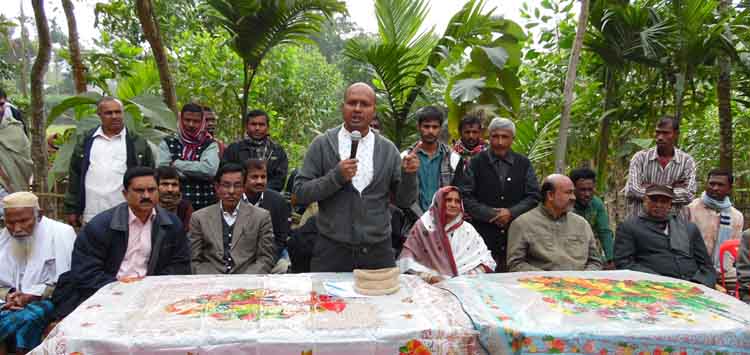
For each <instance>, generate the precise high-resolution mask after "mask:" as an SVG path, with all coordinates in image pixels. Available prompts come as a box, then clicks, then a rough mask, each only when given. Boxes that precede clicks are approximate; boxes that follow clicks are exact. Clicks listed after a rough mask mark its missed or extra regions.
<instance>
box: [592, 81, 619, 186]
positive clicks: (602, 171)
mask: <svg viewBox="0 0 750 355" xmlns="http://www.w3.org/2000/svg"><path fill="white" fill-rule="evenodd" d="M615 108H617V75H616V71H615V70H613V69H606V74H605V79H604V113H605V116H604V117H603V118H602V122H601V124H600V126H599V147H598V148H597V154H596V162H595V165H596V177H597V180H596V181H597V189H598V190H599V191H600V192H604V189H605V187H606V186H607V161H608V156H609V138H610V135H611V133H612V132H611V130H612V127H611V126H612V118H613V116H614V113H611V112H610V110H612V109H615Z"/></svg>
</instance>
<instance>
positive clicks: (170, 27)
mask: <svg viewBox="0 0 750 355" xmlns="http://www.w3.org/2000/svg"><path fill="white" fill-rule="evenodd" d="M196 3H197V1H195V0H169V1H162V0H155V1H152V2H151V4H152V6H153V8H154V11H153V13H154V16H155V17H156V21H157V23H158V24H159V27H160V29H161V34H162V37H163V38H162V40H163V41H164V45H165V46H167V47H169V48H173V46H174V44H175V43H174V40H175V37H177V36H179V35H180V34H182V33H185V32H190V31H196V30H200V28H201V26H202V25H203V24H204V23H205V19H203V18H202V13H201V11H199V9H198V7H197V6H196ZM94 15H95V16H96V21H95V23H94V25H95V26H96V27H97V28H98V29H99V30H100V31H101V33H102V35H103V36H105V35H106V36H111V37H114V38H116V39H118V40H123V41H126V42H128V43H130V44H131V45H134V46H139V45H140V44H141V43H144V42H146V38H145V37H144V36H143V33H142V32H141V24H140V22H139V21H138V16H136V13H135V1H134V0H109V1H106V2H97V3H96V7H95V8H94Z"/></svg>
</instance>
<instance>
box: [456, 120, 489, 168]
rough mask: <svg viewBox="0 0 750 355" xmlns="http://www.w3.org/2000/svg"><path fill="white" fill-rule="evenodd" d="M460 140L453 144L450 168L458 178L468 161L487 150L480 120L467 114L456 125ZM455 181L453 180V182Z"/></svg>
mask: <svg viewBox="0 0 750 355" xmlns="http://www.w3.org/2000/svg"><path fill="white" fill-rule="evenodd" d="M458 131H459V133H461V139H459V140H458V141H457V142H456V143H455V144H453V150H452V152H451V168H453V170H454V171H455V172H456V173H455V177H454V178H458V177H459V176H461V175H463V174H461V173H463V172H464V171H465V169H466V167H467V166H468V163H469V160H471V158H472V157H474V156H475V155H477V154H479V153H480V152H482V151H483V150H485V149H487V142H486V141H485V140H484V139H483V138H482V119H481V117H479V116H478V115H475V114H471V113H469V114H467V115H466V116H464V118H462V119H461V122H460V123H459V124H458ZM454 181H455V180H454Z"/></svg>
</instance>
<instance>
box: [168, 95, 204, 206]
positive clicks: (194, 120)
mask: <svg viewBox="0 0 750 355" xmlns="http://www.w3.org/2000/svg"><path fill="white" fill-rule="evenodd" d="M178 119H179V123H180V125H179V132H178V134H177V135H175V136H170V137H166V138H164V140H163V141H162V142H161V144H160V145H159V164H158V165H159V166H172V167H174V168H175V169H177V172H179V173H180V182H181V185H182V195H183V197H184V198H186V199H188V200H189V201H190V203H191V204H192V205H193V208H194V209H195V210H196V211H197V210H199V209H201V208H203V207H206V206H209V205H212V204H214V203H216V194H215V192H214V184H213V182H212V181H213V177H214V175H216V170H217V169H218V168H219V145H218V144H216V141H214V140H213V138H211V135H210V134H209V133H208V131H207V130H206V116H205V115H204V112H203V107H202V106H200V105H196V104H192V103H191V104H187V105H185V106H183V107H182V111H181V112H180V116H179V118H178Z"/></svg>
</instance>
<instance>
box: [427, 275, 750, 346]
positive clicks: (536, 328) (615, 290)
mask: <svg viewBox="0 0 750 355" xmlns="http://www.w3.org/2000/svg"><path fill="white" fill-rule="evenodd" d="M438 286H439V287H443V288H445V289H447V290H450V291H451V292H453V293H454V294H456V295H457V296H458V298H459V299H460V301H461V303H462V304H463V306H464V308H465V309H466V310H467V312H468V314H469V315H470V317H471V318H472V321H473V322H474V324H475V326H476V328H477V329H479V331H480V342H481V344H482V346H483V347H484V348H485V349H487V350H488V351H489V352H490V353H491V354H497V355H507V354H589V355H694V354H696V355H697V354H700V355H730V354H737V355H741V354H750V306H748V305H746V304H744V303H742V302H740V301H738V300H737V299H735V298H733V297H730V296H727V295H725V294H723V293H720V292H717V291H714V290H711V289H709V288H706V287H704V286H701V285H697V284H693V283H690V282H685V281H681V280H676V279H672V278H667V277H661V276H656V275H651V274H645V273H639V272H632V271H606V272H528V273H509V274H487V275H479V276H475V277H459V278H455V279H452V280H449V281H445V282H443V283H441V284H439V285H438Z"/></svg>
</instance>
